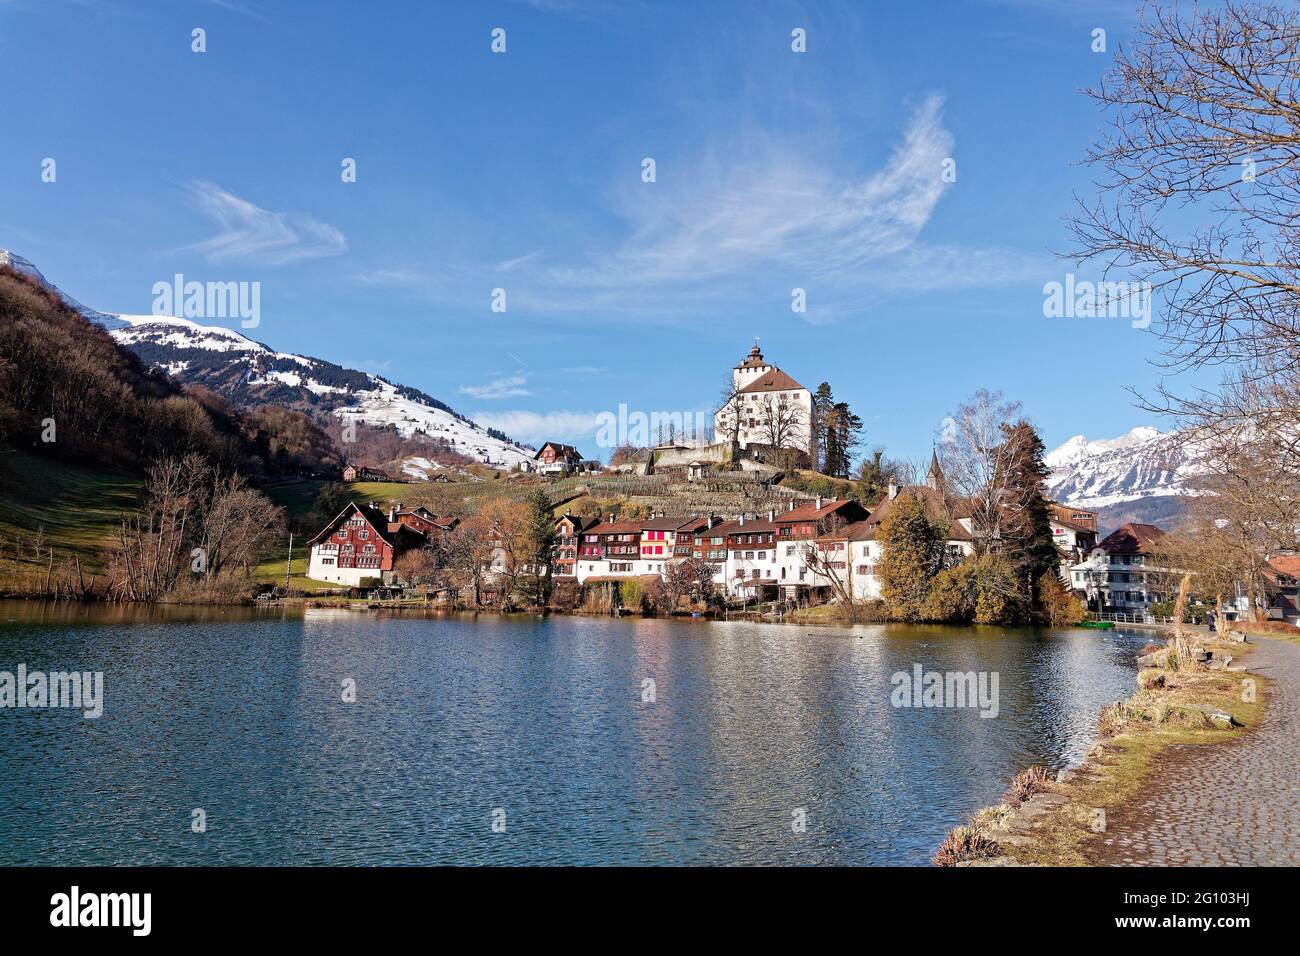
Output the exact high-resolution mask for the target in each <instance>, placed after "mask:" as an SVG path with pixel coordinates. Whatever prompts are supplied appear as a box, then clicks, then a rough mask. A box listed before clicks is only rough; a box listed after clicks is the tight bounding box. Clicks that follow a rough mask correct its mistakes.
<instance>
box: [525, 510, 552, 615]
mask: <svg viewBox="0 0 1300 956" xmlns="http://www.w3.org/2000/svg"><path fill="white" fill-rule="evenodd" d="M523 503H524V507H525V509H527V519H526V522H525V538H526V544H525V547H526V548H527V560H528V563H529V564H531V565H532V579H533V582H534V588H533V593H532V594H531V595H530V597H531V598H532V599H533V601H534V602H535V603H536V604H538V605H539V606H544V605H545V604H546V602H547V601H549V600H550V598H551V546H552V545H553V544H554V543H555V512H554V510H553V509H552V508H551V499H550V498H549V497H547V494H546V492H545V491H543V490H542V489H540V488H533V489H532V490H531V491H529V492H528V494H526V495H525V496H524V502H523ZM543 568H544V569H545V571H544V572H543Z"/></svg>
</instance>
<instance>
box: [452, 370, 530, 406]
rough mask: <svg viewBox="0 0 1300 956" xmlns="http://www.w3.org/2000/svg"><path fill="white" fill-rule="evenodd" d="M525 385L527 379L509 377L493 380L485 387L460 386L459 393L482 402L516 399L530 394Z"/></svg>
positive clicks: (521, 376)
mask: <svg viewBox="0 0 1300 956" xmlns="http://www.w3.org/2000/svg"><path fill="white" fill-rule="evenodd" d="M527 385H528V379H527V378H525V377H524V376H523V375H510V376H507V377H505V378H494V379H493V380H492V381H490V382H488V383H487V384H486V385H462V386H461V387H460V393H461V394H462V395H469V396H470V397H471V398H478V399H483V400H488V399H500V398H517V397H519V396H522V395H531V394H532V393H531V392H529V391H528V389H527V387H526V386H527Z"/></svg>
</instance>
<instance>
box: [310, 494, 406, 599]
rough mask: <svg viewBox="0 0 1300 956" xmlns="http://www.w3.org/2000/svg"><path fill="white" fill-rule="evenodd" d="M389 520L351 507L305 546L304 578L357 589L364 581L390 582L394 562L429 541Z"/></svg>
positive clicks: (369, 508) (378, 512) (368, 509)
mask: <svg viewBox="0 0 1300 956" xmlns="http://www.w3.org/2000/svg"><path fill="white" fill-rule="evenodd" d="M388 518H389V516H388V515H386V514H384V512H383V511H381V510H379V509H378V508H376V507H374V506H373V505H358V504H357V503H356V502H352V503H350V504H349V505H348V506H347V507H346V508H344V509H343V511H342V512H340V513H339V515H338V517H336V518H335V519H334V520H333V521H331V522H330V523H329V524H327V525H326V526H325V528H324V529H323V530H322V531H321V532H320V534H318V535H316V537H314V538H312V539H311V540H310V541H308V542H307V546H308V548H309V549H310V555H311V557H310V559H309V560H308V562H307V577H309V578H311V579H312V580H315V581H327V582H331V583H335V584H342V585H347V586H349V587H359V586H360V585H361V584H362V582H364V581H365V580H366V579H378V580H380V581H382V582H383V583H385V584H387V583H389V582H391V581H392V579H393V565H394V563H395V562H396V561H397V559H398V558H399V557H400V556H401V555H402V554H403V553H404V552H406V551H409V550H411V549H413V548H422V547H424V545H425V544H426V543H427V542H428V538H427V537H426V536H425V535H423V534H421V533H420V532H419V531H416V530H414V529H412V528H410V527H408V526H406V525H404V524H401V523H398V522H390V521H389V520H388Z"/></svg>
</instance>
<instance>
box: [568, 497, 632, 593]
mask: <svg viewBox="0 0 1300 956" xmlns="http://www.w3.org/2000/svg"><path fill="white" fill-rule="evenodd" d="M640 557H641V523H640V522H639V521H623V520H616V519H615V517H614V516H613V515H612V514H611V515H609V516H608V518H606V520H604V521H601V522H598V523H597V524H594V525H592V526H591V527H590V528H588V529H587V530H586V531H583V532H582V533H581V536H580V538H579V546H578V569H577V578H578V583H579V584H583V583H586V582H587V581H589V580H591V579H592V578H602V577H611V576H613V577H619V576H621V577H624V578H630V577H632V576H634V575H635V574H636V573H637V570H636V563H637V561H638V560H640Z"/></svg>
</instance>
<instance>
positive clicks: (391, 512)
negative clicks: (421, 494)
mask: <svg viewBox="0 0 1300 956" xmlns="http://www.w3.org/2000/svg"><path fill="white" fill-rule="evenodd" d="M400 507H401V504H400V503H399V504H397V505H389V506H388V520H389V521H394V522H395V521H397V509H398V508H400Z"/></svg>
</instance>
